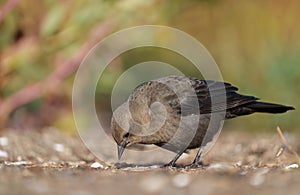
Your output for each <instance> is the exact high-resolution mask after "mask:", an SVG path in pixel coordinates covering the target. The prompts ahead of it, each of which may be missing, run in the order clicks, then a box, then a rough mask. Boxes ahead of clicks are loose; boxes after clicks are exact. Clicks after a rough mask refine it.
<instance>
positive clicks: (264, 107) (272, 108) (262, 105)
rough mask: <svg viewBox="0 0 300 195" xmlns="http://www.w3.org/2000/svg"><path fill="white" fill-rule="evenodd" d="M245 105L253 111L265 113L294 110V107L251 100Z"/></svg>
mask: <svg viewBox="0 0 300 195" xmlns="http://www.w3.org/2000/svg"><path fill="white" fill-rule="evenodd" d="M246 107H247V108H250V109H252V111H253V112H265V113H284V112H286V111H288V110H295V108H294V107H291V106H284V105H280V104H272V103H267V102H253V103H251V104H249V105H246Z"/></svg>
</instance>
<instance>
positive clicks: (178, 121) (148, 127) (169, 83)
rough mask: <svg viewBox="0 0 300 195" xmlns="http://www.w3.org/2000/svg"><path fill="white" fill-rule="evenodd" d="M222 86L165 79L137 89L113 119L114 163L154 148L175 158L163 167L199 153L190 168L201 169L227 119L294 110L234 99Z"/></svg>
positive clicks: (246, 98)
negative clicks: (129, 150) (128, 152)
mask: <svg viewBox="0 0 300 195" xmlns="http://www.w3.org/2000/svg"><path fill="white" fill-rule="evenodd" d="M237 91H238V88H237V87H234V86H232V85H231V84H229V83H226V82H219V81H212V80H200V79H197V78H190V77H184V76H168V77H163V78H160V79H157V80H152V81H148V82H145V83H142V84H140V85H139V86H137V87H136V88H135V89H134V91H133V92H132V93H131V95H130V96H129V98H128V100H127V101H126V102H125V103H124V104H122V105H121V106H120V107H118V108H117V109H116V110H115V111H114V113H113V117H112V121H111V128H112V136H113V138H114V140H115V141H116V143H117V147H118V158H119V159H120V158H121V156H122V154H123V152H124V150H125V148H126V147H128V146H132V145H136V144H154V145H156V146H159V147H162V148H165V149H167V150H170V151H173V152H175V153H176V156H175V157H174V158H173V159H172V160H171V161H170V162H169V163H168V164H167V165H168V166H175V162H176V161H177V160H178V158H179V157H180V156H181V155H182V154H183V153H184V152H187V151H188V150H190V149H195V148H199V150H198V153H197V155H196V157H195V159H194V161H193V163H192V164H191V165H190V166H192V167H197V166H201V162H200V157H201V154H202V151H203V147H204V146H206V145H207V144H208V143H209V142H211V141H212V140H213V139H214V137H215V135H217V134H218V132H220V128H221V126H222V123H223V121H224V120H226V119H231V118H235V117H238V116H242V115H249V114H252V113H255V112H264V113H274V114H275V113H284V112H286V111H288V110H294V108H293V107H290V106H284V105H279V104H273V103H267V102H259V101H258V98H256V97H253V96H247V95H241V94H239V93H237Z"/></svg>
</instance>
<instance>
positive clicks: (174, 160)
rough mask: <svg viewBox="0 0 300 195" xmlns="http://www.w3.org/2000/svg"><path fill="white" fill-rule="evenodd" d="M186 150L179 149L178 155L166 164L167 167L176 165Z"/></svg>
mask: <svg viewBox="0 0 300 195" xmlns="http://www.w3.org/2000/svg"><path fill="white" fill-rule="evenodd" d="M183 152H184V151H179V152H178V153H177V154H176V156H175V157H174V158H173V159H172V160H171V161H170V162H169V163H167V164H165V165H164V166H165V167H175V162H176V161H177V160H178V158H179V157H180V156H181V155H182V154H183Z"/></svg>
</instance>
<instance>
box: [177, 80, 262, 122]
mask: <svg viewBox="0 0 300 195" xmlns="http://www.w3.org/2000/svg"><path fill="white" fill-rule="evenodd" d="M190 82H191V85H192V86H193V88H194V89H195V93H194V94H187V96H186V97H185V98H184V99H182V101H181V102H180V103H179V102H178V103H177V104H173V108H174V109H175V110H177V111H178V113H180V114H182V115H183V116H186V115H191V114H199V108H200V113H201V114H207V113H212V112H221V111H226V110H229V109H232V108H235V107H239V106H241V105H244V104H248V103H251V102H255V101H256V100H258V98H255V97H253V96H245V95H240V94H238V93H237V92H236V91H237V90H238V88H237V87H234V86H232V85H231V84H229V83H224V82H218V81H211V80H199V79H196V78H190ZM212 102H213V103H214V104H213V106H212ZM197 104H198V105H199V107H197Z"/></svg>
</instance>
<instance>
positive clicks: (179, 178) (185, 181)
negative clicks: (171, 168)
mask: <svg viewBox="0 0 300 195" xmlns="http://www.w3.org/2000/svg"><path fill="white" fill-rule="evenodd" d="M172 182H173V184H174V185H175V186H176V187H179V188H183V187H186V186H187V185H189V183H190V177H189V175H187V174H185V173H179V174H177V175H176V176H175V177H174V178H173V180H172Z"/></svg>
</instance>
